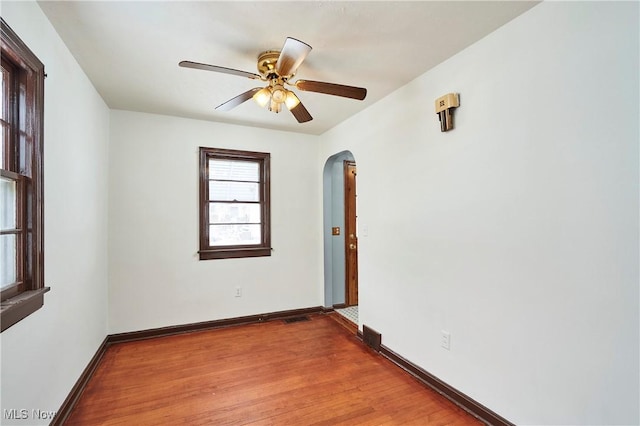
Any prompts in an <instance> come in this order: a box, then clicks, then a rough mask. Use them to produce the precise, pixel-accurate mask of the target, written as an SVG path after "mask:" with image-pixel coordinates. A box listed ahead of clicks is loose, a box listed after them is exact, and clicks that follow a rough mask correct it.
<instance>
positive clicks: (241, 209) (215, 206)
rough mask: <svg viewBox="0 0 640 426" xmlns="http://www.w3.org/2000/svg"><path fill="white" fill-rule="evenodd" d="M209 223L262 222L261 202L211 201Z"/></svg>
mask: <svg viewBox="0 0 640 426" xmlns="http://www.w3.org/2000/svg"><path fill="white" fill-rule="evenodd" d="M209 223H260V204H240V203H210V204H209Z"/></svg>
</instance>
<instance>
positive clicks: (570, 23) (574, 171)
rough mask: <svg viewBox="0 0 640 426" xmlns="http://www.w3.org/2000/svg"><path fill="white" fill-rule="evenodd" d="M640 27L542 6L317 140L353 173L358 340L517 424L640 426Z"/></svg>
mask: <svg viewBox="0 0 640 426" xmlns="http://www.w3.org/2000/svg"><path fill="white" fill-rule="evenodd" d="M638 16H639V15H638V3H637V2H633V3H606V2H605V3H593V2H576V3H555V2H553V3H543V4H541V5H539V6H536V7H535V8H533V9H532V10H531V11H530V12H528V13H525V14H524V15H522V16H521V17H519V18H517V19H515V20H514V21H512V22H511V23H509V24H507V25H506V26H504V27H502V28H501V29H499V30H498V31H496V32H494V33H493V34H491V35H489V36H488V37H486V38H485V39H483V40H481V41H480V42H478V43H477V44H475V45H473V46H471V47H469V48H468V49H466V50H464V51H463V52H461V53H459V54H458V55H456V56H455V57H453V58H451V59H449V60H448V61H446V62H445V63H443V64H441V65H440V66H438V67H436V68H435V69H433V70H431V71H430V72H427V73H426V74H424V75H423V76H421V77H420V78H418V79H416V80H415V81H413V82H411V83H410V84H408V85H407V86H406V87H404V88H402V89H400V90H398V91H397V92H395V93H393V94H392V95H390V96H389V97H387V98H385V99H384V100H382V101H381V102H379V103H377V104H375V105H374V106H372V107H371V108H369V109H367V110H365V111H364V112H363V113H361V114H359V115H357V116H356V117H354V118H352V119H350V120H348V121H346V122H345V123H343V124H342V125H340V126H339V127H337V128H335V129H333V130H332V131H330V132H328V133H326V134H325V135H323V136H322V137H321V139H322V141H321V147H322V155H321V158H320V159H319V162H318V169H319V170H321V166H322V164H324V161H325V160H326V158H328V157H329V156H330V155H332V154H333V153H335V152H339V151H342V150H345V149H348V150H350V151H351V152H353V154H354V156H355V158H356V159H357V162H358V191H359V193H358V202H359V204H358V209H359V221H360V222H359V223H360V225H361V226H362V225H367V227H368V234H369V236H368V237H364V236H362V235H361V236H360V250H359V260H360V264H359V271H360V279H359V285H360V288H359V290H360V320H361V323H364V324H367V325H369V326H371V327H373V328H374V329H376V330H378V331H380V332H381V333H382V338H383V344H385V345H386V346H388V347H390V348H391V349H393V350H395V351H397V352H398V353H400V354H401V355H403V356H404V357H406V358H408V359H409V360H411V361H412V362H414V363H416V364H418V365H420V366H422V367H423V368H425V369H426V370H427V371H430V372H431V373H433V374H435V375H436V376H438V377H440V378H441V379H442V380H444V381H446V382H448V383H449V384H451V385H452V386H454V387H456V388H457V389H459V390H461V391H462V392H464V393H466V394H468V395H469V396H471V397H472V398H474V399H476V400H477V401H479V402H481V403H483V404H485V405H486V406H488V407H490V408H491V409H493V410H494V411H496V412H497V413H499V414H501V415H502V416H504V417H506V418H507V419H508V420H510V421H512V422H515V423H517V424H548V425H551V424H553V425H557V424H608V425H611V424H638V423H639V422H640V418H639V410H638V400H639V398H640V395H639V390H638V377H639V368H638V359H639V350H638V338H639V337H638V336H639V326H638V323H639V317H638V312H639V308H638V304H639V303H638V302H639V292H638V279H639V276H638V144H639V131H638V117H639V112H640V111H639V108H638V93H639V85H638V51H639V46H638V34H639V28H638ZM448 92H459V93H460V99H461V107H460V108H459V109H458V110H457V111H456V112H455V120H456V128H455V130H453V131H451V132H447V133H441V132H440V131H439V123H438V120H437V116H436V115H435V113H434V105H433V101H434V99H436V98H437V97H439V96H441V95H443V94H445V93H448ZM441 330H448V331H449V332H450V333H451V350H450V351H447V350H445V349H443V348H441V347H440V333H441Z"/></svg>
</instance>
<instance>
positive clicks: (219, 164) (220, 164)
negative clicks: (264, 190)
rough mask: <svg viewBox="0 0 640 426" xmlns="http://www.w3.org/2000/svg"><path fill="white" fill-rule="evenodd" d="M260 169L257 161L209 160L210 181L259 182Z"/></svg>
mask: <svg viewBox="0 0 640 426" xmlns="http://www.w3.org/2000/svg"><path fill="white" fill-rule="evenodd" d="M259 169H260V165H259V164H258V163H257V162H255V161H232V160H215V159H209V179H223V180H240V181H251V182H259V181H260V178H259V176H260V175H259Z"/></svg>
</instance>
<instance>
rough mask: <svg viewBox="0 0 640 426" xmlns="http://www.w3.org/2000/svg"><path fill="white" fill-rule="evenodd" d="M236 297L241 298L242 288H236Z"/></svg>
mask: <svg viewBox="0 0 640 426" xmlns="http://www.w3.org/2000/svg"><path fill="white" fill-rule="evenodd" d="M236 297H242V287H236Z"/></svg>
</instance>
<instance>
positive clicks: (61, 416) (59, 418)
mask: <svg viewBox="0 0 640 426" xmlns="http://www.w3.org/2000/svg"><path fill="white" fill-rule="evenodd" d="M108 347H109V336H107V337H105V339H104V340H103V341H102V344H101V345H100V347H98V350H97V351H96V353H95V355H93V358H91V361H89V364H88V365H87V366H86V367H85V369H84V371H82V374H81V375H80V378H79V379H78V381H77V382H76V384H75V385H73V388H71V392H69V395H67V398H66V399H65V400H64V402H63V403H62V405H61V406H60V409H59V410H58V411H57V412H56V415H55V416H54V417H53V420H51V423H50V426H60V425H63V424H64V423H65V422H66V421H67V418H68V417H69V415H70V414H71V411H72V410H73V407H75V405H76V402H78V399H80V395H82V392H83V391H84V388H85V386H87V383H89V380H91V377H93V373H94V372H95V371H96V368H98V364H100V360H101V359H102V357H103V356H104V354H105V352H107V348H108Z"/></svg>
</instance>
